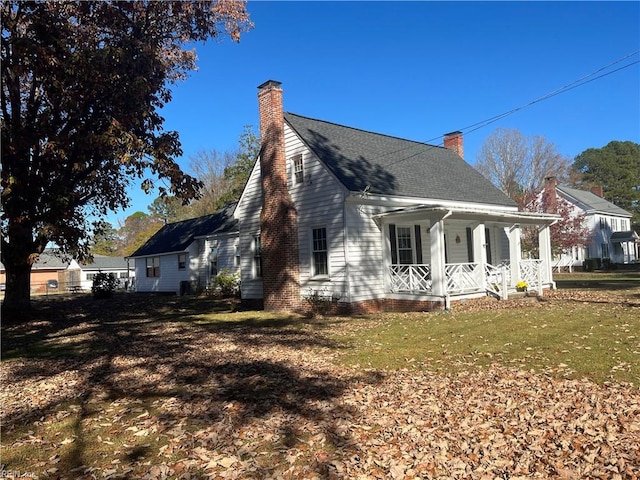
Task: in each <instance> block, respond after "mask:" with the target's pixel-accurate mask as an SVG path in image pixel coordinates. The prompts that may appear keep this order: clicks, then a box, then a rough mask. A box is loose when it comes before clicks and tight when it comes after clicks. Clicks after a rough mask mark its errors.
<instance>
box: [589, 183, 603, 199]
mask: <svg viewBox="0 0 640 480" xmlns="http://www.w3.org/2000/svg"><path fill="white" fill-rule="evenodd" d="M591 193H593V194H594V195H597V196H599V197H600V198H604V189H603V188H602V185H594V186H593V187H591Z"/></svg>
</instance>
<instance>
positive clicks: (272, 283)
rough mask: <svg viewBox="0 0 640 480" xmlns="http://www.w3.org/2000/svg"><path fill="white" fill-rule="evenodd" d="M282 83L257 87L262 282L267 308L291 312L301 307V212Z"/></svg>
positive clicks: (269, 83) (264, 84)
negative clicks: (292, 184)
mask: <svg viewBox="0 0 640 480" xmlns="http://www.w3.org/2000/svg"><path fill="white" fill-rule="evenodd" d="M280 85H281V84H280V82H276V81H274V80H269V81H267V82H265V83H263V84H262V85H260V86H259V87H258V107H259V113H260V138H261V142H262V146H261V150H260V170H261V172H262V195H263V196H262V212H261V213H260V242H261V244H262V283H263V292H264V309H265V310H270V311H292V310H296V309H297V308H298V307H299V306H300V274H299V264H298V262H299V257H298V212H297V211H296V208H295V205H294V204H293V201H292V199H291V195H290V194H289V189H288V188H287V164H286V157H285V149H284V115H283V108H282V88H280Z"/></svg>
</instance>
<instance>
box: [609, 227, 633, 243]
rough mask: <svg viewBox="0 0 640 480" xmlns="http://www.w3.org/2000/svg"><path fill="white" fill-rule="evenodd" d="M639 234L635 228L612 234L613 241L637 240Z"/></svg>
mask: <svg viewBox="0 0 640 480" xmlns="http://www.w3.org/2000/svg"><path fill="white" fill-rule="evenodd" d="M637 241H638V234H637V233H636V232H634V231H633V230H628V231H626V232H614V233H612V234H611V243H625V242H632V243H634V242H637Z"/></svg>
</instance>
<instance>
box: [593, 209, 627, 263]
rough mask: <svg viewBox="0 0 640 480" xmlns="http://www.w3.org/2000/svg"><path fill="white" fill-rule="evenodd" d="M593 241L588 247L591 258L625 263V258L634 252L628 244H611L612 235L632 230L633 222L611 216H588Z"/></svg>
mask: <svg viewBox="0 0 640 480" xmlns="http://www.w3.org/2000/svg"><path fill="white" fill-rule="evenodd" d="M588 219H589V226H590V228H591V231H592V232H593V240H592V242H591V243H590V244H589V246H588V247H587V252H588V255H589V257H593V258H603V259H604V258H609V259H610V260H611V261H612V262H614V263H624V261H625V257H626V256H628V255H629V254H630V253H635V252H632V251H630V250H632V249H629V246H628V245H626V244H622V245H621V244H619V243H617V244H614V243H612V242H611V234H613V233H615V232H624V231H628V230H631V220H630V218H628V217H622V216H617V215H611V214H602V213H592V214H590V215H588Z"/></svg>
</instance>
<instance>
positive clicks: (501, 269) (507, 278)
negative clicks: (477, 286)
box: [484, 262, 511, 294]
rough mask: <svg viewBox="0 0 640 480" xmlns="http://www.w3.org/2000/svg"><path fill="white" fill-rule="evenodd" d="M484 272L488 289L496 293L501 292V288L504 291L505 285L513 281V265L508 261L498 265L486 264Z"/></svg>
mask: <svg viewBox="0 0 640 480" xmlns="http://www.w3.org/2000/svg"><path fill="white" fill-rule="evenodd" d="M484 274H485V277H486V279H487V290H490V291H492V292H493V293H495V294H500V291H501V290H502V291H504V287H505V285H509V284H510V283H511V265H509V263H508V262H503V263H501V264H500V265H497V266H496V265H491V264H486V265H485V266H484Z"/></svg>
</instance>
